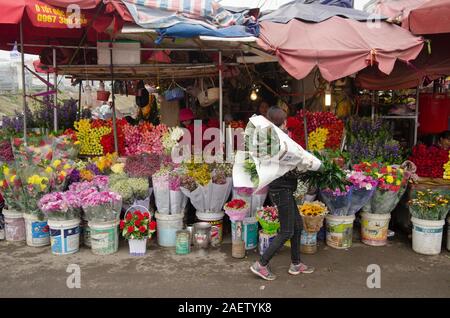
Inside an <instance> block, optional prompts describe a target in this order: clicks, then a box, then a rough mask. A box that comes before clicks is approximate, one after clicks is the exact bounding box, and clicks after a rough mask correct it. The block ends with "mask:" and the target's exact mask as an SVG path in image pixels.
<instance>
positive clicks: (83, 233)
mask: <svg viewBox="0 0 450 318" xmlns="http://www.w3.org/2000/svg"><path fill="white" fill-rule="evenodd" d="M81 244H83V245H84V246H87V247H91V229H90V228H89V223H88V221H87V220H84V219H81V221H80V245H81Z"/></svg>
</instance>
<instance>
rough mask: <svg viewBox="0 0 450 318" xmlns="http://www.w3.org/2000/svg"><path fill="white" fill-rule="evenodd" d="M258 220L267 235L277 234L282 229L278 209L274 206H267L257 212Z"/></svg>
mask: <svg viewBox="0 0 450 318" xmlns="http://www.w3.org/2000/svg"><path fill="white" fill-rule="evenodd" d="M256 219H257V220H258V222H259V224H260V225H261V227H262V230H263V232H264V233H265V234H269V235H272V234H276V233H277V232H278V229H279V228H280V220H279V219H278V209H277V208H276V207H273V206H265V207H262V208H260V209H258V211H256Z"/></svg>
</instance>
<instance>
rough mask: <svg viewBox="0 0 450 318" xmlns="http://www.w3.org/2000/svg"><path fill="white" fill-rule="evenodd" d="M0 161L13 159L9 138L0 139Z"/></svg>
mask: <svg viewBox="0 0 450 318" xmlns="http://www.w3.org/2000/svg"><path fill="white" fill-rule="evenodd" d="M0 161H2V162H6V163H8V162H12V161H14V154H13V151H12V147H11V141H10V140H0Z"/></svg>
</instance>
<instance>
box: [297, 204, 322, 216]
mask: <svg viewBox="0 0 450 318" xmlns="http://www.w3.org/2000/svg"><path fill="white" fill-rule="evenodd" d="M299 210H300V214H301V215H302V216H323V215H325V214H327V212H328V210H327V207H326V206H325V204H323V203H322V202H319V201H314V202H305V203H303V204H302V205H300V206H299Z"/></svg>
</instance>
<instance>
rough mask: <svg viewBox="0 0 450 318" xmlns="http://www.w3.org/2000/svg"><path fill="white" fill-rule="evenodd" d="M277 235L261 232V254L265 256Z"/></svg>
mask: <svg viewBox="0 0 450 318" xmlns="http://www.w3.org/2000/svg"><path fill="white" fill-rule="evenodd" d="M276 236H277V234H266V233H264V232H263V231H262V230H261V231H259V244H258V246H259V254H260V255H263V254H264V252H265V251H266V250H267V248H268V247H269V245H270V243H272V241H273V240H274V239H275V237H276Z"/></svg>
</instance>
